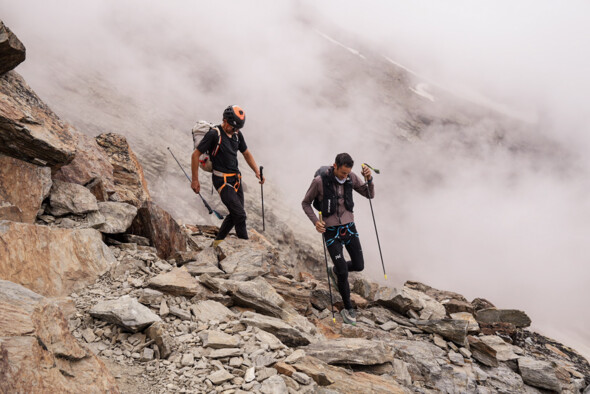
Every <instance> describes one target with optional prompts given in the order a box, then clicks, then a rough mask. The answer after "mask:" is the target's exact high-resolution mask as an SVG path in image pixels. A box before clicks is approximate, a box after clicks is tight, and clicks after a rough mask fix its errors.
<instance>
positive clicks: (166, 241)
mask: <svg viewBox="0 0 590 394" xmlns="http://www.w3.org/2000/svg"><path fill="white" fill-rule="evenodd" d="M128 232H129V233H131V234H135V235H141V236H142V237H146V238H148V239H150V240H151V241H152V244H153V245H154V246H155V248H156V250H157V251H158V256H159V257H160V258H162V259H168V258H170V257H171V256H172V255H174V254H175V253H176V252H179V251H180V252H182V251H186V250H187V249H188V247H187V245H188V237H187V235H186V234H185V233H184V231H182V229H181V228H180V226H179V225H178V223H176V221H175V220H174V218H173V217H172V216H171V215H170V214H169V213H168V212H166V211H165V210H163V209H162V208H160V207H159V206H158V205H157V204H156V203H154V202H152V201H146V202H145V203H144V205H143V206H142V207H141V208H139V209H138V210H137V215H136V216H135V219H133V223H132V224H131V227H130V228H129V230H128Z"/></svg>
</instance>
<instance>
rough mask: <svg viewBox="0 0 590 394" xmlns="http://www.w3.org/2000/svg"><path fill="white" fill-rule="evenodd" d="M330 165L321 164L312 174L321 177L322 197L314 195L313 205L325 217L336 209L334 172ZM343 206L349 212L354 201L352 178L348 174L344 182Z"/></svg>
mask: <svg viewBox="0 0 590 394" xmlns="http://www.w3.org/2000/svg"><path fill="white" fill-rule="evenodd" d="M332 168H333V167H332V166H321V167H320V168H318V169H317V171H316V172H315V174H314V178H315V177H317V176H321V177H322V187H323V194H324V199H323V200H320V199H319V198H318V197H316V198H315V199H314V200H313V203H312V205H313V207H314V208H315V209H316V210H318V211H321V212H322V216H323V217H325V218H327V217H328V216H331V215H333V214H334V213H335V212H336V210H337V209H338V196H337V195H336V193H335V192H334V182H336V180H335V179H334V172H333V170H332ZM344 206H345V207H346V209H347V210H349V211H350V212H353V208H354V202H353V201H352V179H351V178H350V176H349V177H348V178H347V179H346V182H344Z"/></svg>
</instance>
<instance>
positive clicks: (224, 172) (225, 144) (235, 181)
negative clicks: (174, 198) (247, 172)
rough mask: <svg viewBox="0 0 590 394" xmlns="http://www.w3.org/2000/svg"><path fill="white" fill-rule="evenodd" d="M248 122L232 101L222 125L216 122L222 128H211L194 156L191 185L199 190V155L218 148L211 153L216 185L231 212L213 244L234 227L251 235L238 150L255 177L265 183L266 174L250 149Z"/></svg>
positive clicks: (244, 236) (241, 233) (242, 234)
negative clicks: (245, 126) (247, 137)
mask: <svg viewBox="0 0 590 394" xmlns="http://www.w3.org/2000/svg"><path fill="white" fill-rule="evenodd" d="M245 123H246V113H245V112H244V110H243V109H242V108H240V107H239V106H237V105H230V106H229V107H227V108H226V109H225V110H224V111H223V122H222V123H221V125H219V126H216V128H220V130H219V131H220V133H219V132H218V130H216V129H215V128H212V129H211V130H209V132H207V133H206V134H205V136H204V137H203V139H202V140H201V142H200V143H199V145H198V146H197V149H195V151H194V152H193V154H192V157H191V170H192V175H193V177H192V183H191V188H192V189H193V191H194V192H195V193H197V194H198V193H199V192H200V191H201V185H200V183H199V157H200V156H201V154H202V153H205V152H214V151H215V154H214V155H213V154H212V155H211V156H210V159H211V162H212V164H213V171H212V180H213V186H214V187H215V188H216V189H217V192H218V193H219V195H220V197H221V201H222V202H223V203H224V204H225V206H226V207H227V209H228V211H229V214H228V215H227V216H226V217H225V219H224V220H223V223H222V224H221V227H220V228H219V233H218V234H217V237H216V238H215V241H214V245H217V244H219V242H221V241H222V240H223V239H225V237H226V236H227V234H228V233H229V232H230V230H231V229H232V228H234V227H235V229H236V235H237V236H238V238H242V239H248V231H247V230H246V210H245V209H244V190H243V188H242V183H241V179H242V175H241V173H240V170H239V168H238V151H239V152H241V153H242V155H243V156H244V159H245V160H246V163H248V166H249V167H250V168H251V169H252V171H254V173H255V174H256V178H258V179H259V180H260V184H263V183H264V177H261V174H260V170H259V168H258V166H257V165H256V161H255V160H254V156H252V153H250V150H248V146H247V145H246V141H245V139H244V136H243V134H242V132H241V131H240V129H242V128H243V127H244V124H245Z"/></svg>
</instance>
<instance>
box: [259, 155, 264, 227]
mask: <svg viewBox="0 0 590 394" xmlns="http://www.w3.org/2000/svg"><path fill="white" fill-rule="evenodd" d="M263 168H264V167H262V166H260V182H262V169H263ZM263 186H264V185H263V184H262V183H261V184H260V196H261V197H262V231H264V189H263Z"/></svg>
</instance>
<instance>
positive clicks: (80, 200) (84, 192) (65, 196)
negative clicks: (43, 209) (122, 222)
mask: <svg viewBox="0 0 590 394" xmlns="http://www.w3.org/2000/svg"><path fill="white" fill-rule="evenodd" d="M49 211H50V212H51V214H52V215H54V216H63V215H67V214H70V213H73V214H83V213H87V212H91V211H98V204H97V202H96V197H94V195H93V194H92V193H91V192H90V190H88V189H86V188H85V187H84V186H82V185H78V184H75V183H68V182H62V181H58V180H56V181H54V182H53V186H51V191H50V196H49Z"/></svg>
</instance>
